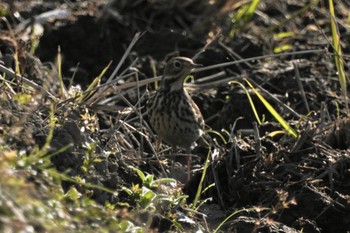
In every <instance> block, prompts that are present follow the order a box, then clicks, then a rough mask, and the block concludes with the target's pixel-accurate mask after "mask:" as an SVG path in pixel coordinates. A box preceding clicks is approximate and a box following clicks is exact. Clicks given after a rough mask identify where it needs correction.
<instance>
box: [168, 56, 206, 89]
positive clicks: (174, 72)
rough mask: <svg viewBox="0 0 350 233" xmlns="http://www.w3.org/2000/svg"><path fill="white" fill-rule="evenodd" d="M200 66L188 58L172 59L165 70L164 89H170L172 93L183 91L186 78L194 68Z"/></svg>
mask: <svg viewBox="0 0 350 233" xmlns="http://www.w3.org/2000/svg"><path fill="white" fill-rule="evenodd" d="M200 66H201V65H199V64H196V63H194V62H193V61H192V60H191V59H190V58H187V57H174V58H172V59H170V60H169V61H168V62H167V64H166V66H165V69H164V73H163V78H162V84H161V85H162V88H164V89H169V90H170V91H172V90H180V89H182V88H183V81H184V78H185V77H186V76H187V75H189V74H190V73H191V72H192V70H193V69H194V68H196V67H200Z"/></svg>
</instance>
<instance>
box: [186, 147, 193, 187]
mask: <svg viewBox="0 0 350 233" xmlns="http://www.w3.org/2000/svg"><path fill="white" fill-rule="evenodd" d="M186 154H187V157H186V160H187V181H189V180H190V179H191V160H192V156H191V148H187V149H186Z"/></svg>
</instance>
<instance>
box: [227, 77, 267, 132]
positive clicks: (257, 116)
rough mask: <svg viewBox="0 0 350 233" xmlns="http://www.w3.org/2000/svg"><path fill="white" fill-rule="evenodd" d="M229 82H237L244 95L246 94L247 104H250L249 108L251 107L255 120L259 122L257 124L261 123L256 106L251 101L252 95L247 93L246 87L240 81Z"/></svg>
mask: <svg viewBox="0 0 350 233" xmlns="http://www.w3.org/2000/svg"><path fill="white" fill-rule="evenodd" d="M231 83H236V84H238V85H239V86H240V87H241V88H242V89H243V90H244V92H245V93H246V95H247V97H248V101H249V104H250V106H251V108H252V110H253V113H254V115H255V118H256V120H257V122H258V123H259V125H261V120H260V118H259V115H258V111H257V110H256V108H255V105H254V102H253V100H252V97H251V96H250V94H249V92H248V90H247V88H245V86H244V85H243V84H242V83H240V82H237V81H231Z"/></svg>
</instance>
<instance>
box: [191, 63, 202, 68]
mask: <svg viewBox="0 0 350 233" xmlns="http://www.w3.org/2000/svg"><path fill="white" fill-rule="evenodd" d="M202 66H203V65H202V64H196V63H193V64H191V67H192V68H199V67H202Z"/></svg>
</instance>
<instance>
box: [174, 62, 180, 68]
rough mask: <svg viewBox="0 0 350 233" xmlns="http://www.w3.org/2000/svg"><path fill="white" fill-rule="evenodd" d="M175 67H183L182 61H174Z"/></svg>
mask: <svg viewBox="0 0 350 233" xmlns="http://www.w3.org/2000/svg"><path fill="white" fill-rule="evenodd" d="M174 67H175V68H176V69H179V68H181V62H179V61H174Z"/></svg>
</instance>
